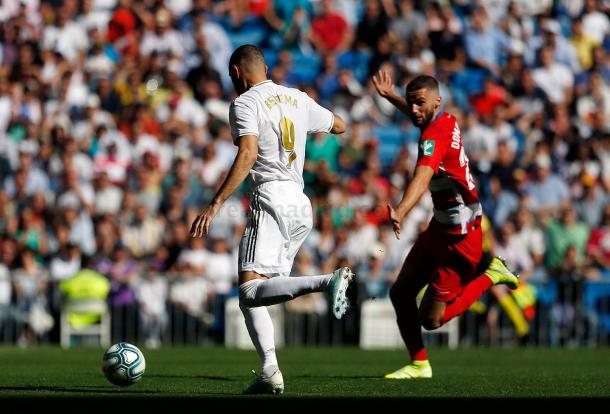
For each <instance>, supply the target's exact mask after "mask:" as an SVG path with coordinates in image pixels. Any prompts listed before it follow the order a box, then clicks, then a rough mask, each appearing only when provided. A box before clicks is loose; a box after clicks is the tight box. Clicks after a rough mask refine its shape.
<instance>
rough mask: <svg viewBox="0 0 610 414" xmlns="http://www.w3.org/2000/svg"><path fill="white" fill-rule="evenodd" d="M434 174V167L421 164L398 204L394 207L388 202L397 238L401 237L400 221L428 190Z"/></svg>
mask: <svg viewBox="0 0 610 414" xmlns="http://www.w3.org/2000/svg"><path fill="white" fill-rule="evenodd" d="M432 176H434V169H432V167H429V166H427V165H421V166H419V167H417V168H415V175H414V176H413V180H411V183H409V186H408V187H407V190H406V191H405V194H404V195H403V197H402V200H401V201H400V203H399V204H398V206H397V207H396V208H393V207H392V206H391V205H389V204H388V211H389V213H390V221H391V222H392V227H393V228H394V233H395V234H396V238H397V239H400V223H401V222H402V220H403V219H404V218H405V216H406V215H407V214H409V212H410V211H411V209H412V208H413V207H415V205H416V204H417V202H418V201H419V199H420V198H421V196H422V195H423V194H424V193H425V192H426V190H427V189H428V185H429V184H430V180H431V179H432Z"/></svg>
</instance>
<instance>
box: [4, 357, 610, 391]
mask: <svg viewBox="0 0 610 414" xmlns="http://www.w3.org/2000/svg"><path fill="white" fill-rule="evenodd" d="M142 351H143V353H144V356H145V357H146V372H145V374H144V377H143V379H142V380H141V381H140V382H138V383H136V384H134V385H132V386H129V387H126V388H120V387H117V386H114V385H112V384H110V383H109V382H108V381H107V380H106V379H105V378H104V376H103V374H102V372H101V360H102V355H103V353H104V350H103V349H101V348H100V349H95V348H79V349H72V350H62V349H59V348H46V347H41V348H29V349H27V350H23V349H17V348H12V347H11V348H7V347H4V348H2V347H0V364H1V365H2V370H0V397H63V398H66V397H80V398H82V397H95V398H103V397H113V398H116V397H123V396H125V397H215V398H218V397H221V398H222V397H228V398H235V397H241V396H240V392H241V390H242V389H243V388H244V387H246V385H247V384H248V383H249V381H250V380H251V379H252V373H251V370H252V369H256V370H258V364H257V357H256V353H255V352H254V351H238V350H227V349H223V348H193V347H189V348H166V349H161V350H147V349H146V348H143V349H142ZM430 358H431V362H432V367H433V372H434V378H432V379H431V380H418V381H396V380H394V381H392V380H385V379H383V375H384V374H386V373H388V372H390V371H393V370H395V369H397V368H399V367H400V366H402V365H404V364H405V363H406V362H407V359H406V353H405V352H401V351H363V350H360V349H357V348H288V349H280V350H279V351H278V359H279V361H280V365H281V368H282V372H283V374H284V380H285V383H286V390H285V394H284V395H283V396H280V397H273V398H287V397H293V398H294V397H297V398H300V397H434V398H442V397H459V398H461V397H483V398H493V397H557V396H565V397H610V349H609V348H602V349H576V350H564V349H529V348H528V349H520V348H516V349H488V348H486V349H483V348H481V349H478V348H470V349H461V350H457V351H449V350H447V349H438V348H437V349H432V350H431V351H430ZM244 398H257V397H256V396H255V397H244ZM264 398H268V397H266V396H265V397H264Z"/></svg>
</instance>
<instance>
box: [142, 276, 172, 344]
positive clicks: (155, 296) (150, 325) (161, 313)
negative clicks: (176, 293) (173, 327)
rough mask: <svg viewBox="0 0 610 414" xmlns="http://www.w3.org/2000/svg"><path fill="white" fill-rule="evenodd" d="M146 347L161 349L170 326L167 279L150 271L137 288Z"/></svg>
mask: <svg viewBox="0 0 610 414" xmlns="http://www.w3.org/2000/svg"><path fill="white" fill-rule="evenodd" d="M135 291H136V296H137V300H138V305H139V315H140V322H141V323H142V330H143V332H144V345H145V346H146V347H148V348H159V347H160V346H161V341H162V339H163V336H164V333H165V330H166V328H167V324H168V316H167V308H166V301H167V299H168V296H169V285H168V282H167V279H166V278H164V277H163V276H160V275H159V274H157V272H155V271H154V269H148V271H146V272H144V275H143V277H142V278H141V279H140V280H139V281H138V283H137V284H136V287H135Z"/></svg>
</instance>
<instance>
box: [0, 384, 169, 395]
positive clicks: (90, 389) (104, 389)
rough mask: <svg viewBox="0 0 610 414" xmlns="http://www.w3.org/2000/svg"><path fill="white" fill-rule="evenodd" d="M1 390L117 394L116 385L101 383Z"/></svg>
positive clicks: (126, 391)
mask: <svg viewBox="0 0 610 414" xmlns="http://www.w3.org/2000/svg"><path fill="white" fill-rule="evenodd" d="M1 391H51V392H78V393H81V392H83V393H91V394H109V393H114V394H115V395H116V393H117V388H116V387H108V386H101V385H79V386H77V387H59V386H48V385H30V386H8V387H0V392H1ZM159 392H160V391H146V390H127V389H120V390H119V393H121V394H157V393H159Z"/></svg>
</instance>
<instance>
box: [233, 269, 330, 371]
mask: <svg viewBox="0 0 610 414" xmlns="http://www.w3.org/2000/svg"><path fill="white" fill-rule="evenodd" d="M332 276H333V275H332V273H331V274H328V275H321V276H297V277H275V278H272V279H267V280H262V279H254V280H250V281H248V282H246V283H243V284H241V285H240V286H239V307H240V309H241V312H242V313H243V314H244V318H245V319H246V327H247V328H248V333H249V334H250V338H251V339H252V343H253V344H254V347H255V348H256V352H258V356H259V358H260V360H261V363H262V372H263V374H264V375H266V376H270V375H271V374H273V372H275V370H277V365H278V364H277V357H276V356H275V341H274V336H273V335H274V332H273V322H272V320H271V316H270V315H269V311H267V308H266V306H269V305H275V304H278V303H282V302H286V301H288V300H291V299H294V298H296V297H297V296H301V295H304V294H306V293H312V292H322V291H324V290H326V289H327V287H328V284H329V283H330V281H331V279H332Z"/></svg>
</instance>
